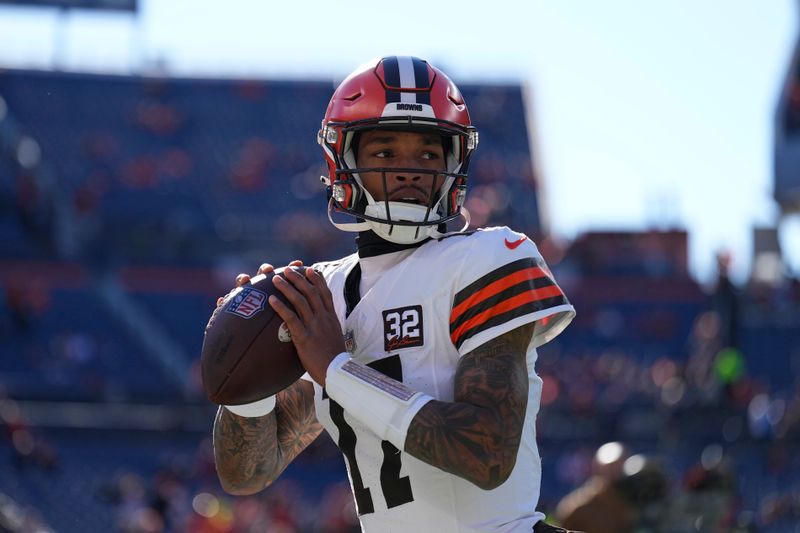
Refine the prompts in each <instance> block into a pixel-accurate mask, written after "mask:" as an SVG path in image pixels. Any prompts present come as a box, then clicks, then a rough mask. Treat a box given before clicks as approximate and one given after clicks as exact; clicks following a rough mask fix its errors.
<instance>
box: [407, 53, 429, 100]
mask: <svg viewBox="0 0 800 533" xmlns="http://www.w3.org/2000/svg"><path fill="white" fill-rule="evenodd" d="M411 59H412V61H413V63H414V80H415V82H416V85H415V87H416V88H417V89H427V88H428V86H429V85H430V80H429V79H428V64H427V63H426V62H425V61H423V60H421V59H419V58H416V57H413V58H411ZM417 103H418V104H428V105H431V93H430V92H428V91H425V92H420V93H417Z"/></svg>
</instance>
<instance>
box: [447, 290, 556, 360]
mask: <svg viewBox="0 0 800 533" xmlns="http://www.w3.org/2000/svg"><path fill="white" fill-rule="evenodd" d="M567 303H569V302H568V301H567V298H566V297H565V296H563V295H561V296H555V297H553V298H547V299H545V300H540V301H538V302H528V303H525V304H522V305H520V306H519V307H515V308H514V309H511V310H509V311H506V312H505V313H500V314H497V315H494V316H492V317H491V318H489V319H488V320H486V321H485V322H483V323H481V324H477V325H476V326H474V327H473V328H471V329H467V330H464V331H463V332H462V333H461V337H459V338H458V339H455V340H453V344H454V345H455V347H456V348H461V345H462V344H464V343H465V342H466V341H467V340H469V339H470V338H471V337H473V336H474V335H477V334H478V333H480V332H481V331H484V330H487V329H489V328H493V327H495V326H499V325H500V324H503V323H505V322H508V321H509V320H513V319H515V318H517V317H519V316H523V315H528V314H531V313H535V312H537V311H541V310H542V309H548V308H550V307H556V306H559V305H563V304H567ZM542 320H544V319H542ZM451 338H452V336H451Z"/></svg>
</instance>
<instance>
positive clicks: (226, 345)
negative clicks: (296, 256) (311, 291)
mask: <svg viewBox="0 0 800 533" xmlns="http://www.w3.org/2000/svg"><path fill="white" fill-rule="evenodd" d="M291 268H295V269H297V270H299V271H300V272H302V273H304V272H305V267H291ZM276 275H281V276H282V275H283V269H277V270H276V271H274V272H270V273H268V274H261V275H259V276H255V277H253V278H252V279H251V280H250V281H249V282H248V283H245V284H244V285H242V286H241V287H238V288H236V289H235V290H233V291H231V292H230V293H229V294H228V295H227V296H226V297H225V300H224V301H223V302H222V304H221V305H219V306H218V307H217V308H216V309H215V310H214V313H213V314H212V315H211V318H210V319H209V321H208V325H207V326H206V331H205V336H204V339H203V349H202V353H201V356H200V366H201V374H202V379H203V388H204V389H205V391H206V395H207V396H208V399H209V400H211V401H212V402H214V403H216V404H219V405H241V404H245V403H250V402H255V401H257V400H261V399H263V398H266V397H267V396H272V395H273V394H276V393H277V392H279V391H281V390H283V389H285V388H286V387H288V386H289V385H291V384H292V383H294V382H295V381H297V379H298V378H299V377H300V376H302V375H303V373H304V372H305V370H304V369H303V365H302V364H300V359H298V357H297V351H296V350H295V348H294V344H293V343H292V339H291V337H290V335H289V330H288V329H286V325H285V324H284V323H283V320H282V319H281V317H280V316H278V314H277V313H276V312H275V311H274V310H273V309H272V307H271V306H270V305H269V301H268V298H269V296H270V295H272V294H274V295H275V296H277V297H278V298H280V299H281V300H282V301H283V302H285V303H287V304H288V305H289V306H290V307H291V304H289V303H288V302H287V301H286V298H285V297H284V296H283V293H281V292H280V291H279V290H278V289H276V288H275V286H274V285H273V284H272V278H273V277H274V276H276Z"/></svg>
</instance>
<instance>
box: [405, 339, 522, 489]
mask: <svg viewBox="0 0 800 533" xmlns="http://www.w3.org/2000/svg"><path fill="white" fill-rule="evenodd" d="M533 328H534V325H533V324H526V325H524V326H520V327H519V328H516V329H514V330H512V331H509V332H508V333H506V334H504V335H501V336H499V337H497V338H495V339H492V340H491V341H489V342H487V343H486V344H483V345H481V346H479V347H478V348H476V349H475V350H473V351H471V352H470V353H468V354H467V355H465V356H464V357H462V358H461V360H460V361H459V364H458V368H457V369H456V375H455V398H454V401H453V402H440V401H435V400H434V401H430V402H428V403H427V404H425V406H424V407H423V408H422V409H420V411H419V413H417V415H416V416H415V417H414V419H413V420H412V422H411V426H410V427H409V429H408V435H407V437H406V443H405V451H406V452H407V453H410V454H411V455H413V456H414V457H416V458H418V459H420V460H422V461H425V462H426V463H428V464H430V465H433V466H436V467H438V468H441V469H442V470H444V471H446V472H450V473H452V474H455V475H457V476H459V477H462V478H464V479H467V480H469V481H471V482H472V483H474V484H476V485H477V486H479V487H481V488H483V489H487V490H488V489H492V488H495V487H497V486H499V485H500V484H502V483H503V481H505V480H506V479H508V476H509V475H510V474H511V470H512V469H513V468H514V464H515V462H516V460H517V450H518V449H519V443H520V440H521V439H522V425H523V423H524V421H525V409H526V407H527V401H528V368H527V363H526V352H527V348H528V344H529V343H530V340H531V336H532V335H533Z"/></svg>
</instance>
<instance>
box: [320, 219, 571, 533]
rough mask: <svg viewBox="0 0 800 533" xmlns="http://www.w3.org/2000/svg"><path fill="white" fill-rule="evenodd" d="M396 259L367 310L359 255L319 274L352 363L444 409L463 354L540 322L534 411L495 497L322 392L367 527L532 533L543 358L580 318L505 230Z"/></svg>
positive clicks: (422, 532)
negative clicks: (381, 433) (547, 346)
mask: <svg viewBox="0 0 800 533" xmlns="http://www.w3.org/2000/svg"><path fill="white" fill-rule="evenodd" d="M398 254H399V255H398V261H397V262H396V263H394V264H389V265H386V266H385V267H384V268H385V269H384V270H383V271H382V273H381V274H380V276H379V277H377V278H375V277H374V276H373V279H372V281H371V282H370V283H369V285H371V286H370V287H369V289H368V290H367V291H366V292H365V294H360V300H359V294H358V289H359V286H360V273H361V267H360V265H359V258H358V255H357V254H353V255H350V256H348V257H345V258H344V259H341V260H339V261H332V262H327V263H319V264H317V265H315V268H317V269H318V270H319V271H320V272H322V274H323V275H324V277H325V279H326V281H327V283H328V286H329V287H330V289H331V292H332V293H333V300H334V304H335V307H336V313H337V314H338V316H339V320H340V322H341V324H342V329H343V331H342V333H343V334H344V335H345V344H346V346H347V349H348V350H349V351H350V352H351V355H352V357H353V359H355V360H356V361H359V362H361V363H363V364H366V365H368V366H371V367H373V368H375V369H376V370H379V371H381V372H383V373H384V374H386V375H388V376H390V377H392V378H394V379H396V380H398V381H401V382H403V383H404V384H406V385H407V386H409V387H410V388H412V389H414V390H417V391H421V392H424V393H425V394H428V395H430V396H432V397H434V398H435V399H437V400H441V401H453V394H454V390H453V378H454V375H455V371H456V366H457V365H458V360H459V358H460V357H461V356H462V355H464V354H467V353H469V352H470V351H472V350H474V349H475V348H477V347H478V346H480V345H482V344H484V343H486V342H487V341H489V340H491V339H493V338H495V337H497V336H499V335H502V334H504V333H506V332H508V331H510V330H512V329H514V328H517V327H519V326H521V325H523V324H526V323H530V322H536V323H537V325H536V329H535V333H534V338H533V340H532V341H531V344H530V347H529V349H528V376H529V393H528V409H527V413H526V417H525V425H524V428H523V436H522V442H521V444H520V448H519V452H518V456H517V461H516V465H515V466H514V470H513V471H512V473H511V476H510V477H509V479H508V480H507V481H506V482H505V483H503V484H502V485H501V486H499V487H497V488H496V489H493V490H489V491H486V490H483V489H480V488H478V487H477V486H475V485H473V484H472V483H470V482H468V481H466V480H464V479H462V478H460V477H458V476H455V475H453V474H449V473H447V472H444V471H443V470H440V469H438V468H435V467H433V466H430V465H428V464H426V463H423V462H422V461H420V460H418V459H416V458H414V457H412V456H411V455H408V454H407V453H402V452H399V450H398V449H397V448H396V447H395V446H393V445H392V444H390V443H389V442H388V441H382V440H380V438H379V437H377V436H376V435H375V434H374V433H373V432H372V431H371V430H370V429H369V428H367V427H365V426H364V425H363V424H361V423H359V422H358V421H356V420H354V419H353V418H352V417H350V416H348V413H347V412H346V411H343V409H342V407H341V406H340V405H339V404H337V403H336V402H335V401H333V400H332V399H331V398H329V397H328V395H327V394H326V393H325V391H324V390H323V389H322V388H321V387H320V386H319V385H317V384H316V383H315V384H314V390H315V406H316V411H317V418H318V419H319V421H320V422H321V423H322V425H323V426H324V427H325V429H326V430H327V431H328V432H329V433H330V435H331V437H332V438H333V440H334V442H336V443H337V444H338V445H339V448H340V449H341V451H342V453H343V454H344V456H345V462H346V464H347V470H348V474H349V478H350V484H351V487H352V489H353V494H354V496H355V500H356V506H357V509H358V514H359V518H360V520H361V527H362V529H363V531H365V532H367V533H373V532H374V533H389V532H392V533H395V532H396V533H400V532H413V533H426V532H432V533H451V532H452V533H455V532H460V533H464V532H476V533H477V532H481V533H487V532H522V531H524V532H526V533H529V532H530V531H531V530H532V527H533V525H534V524H535V523H536V522H537V521H539V520H541V519H542V518H543V515H542V514H541V513H539V512H537V511H536V505H537V503H538V499H539V486H540V483H541V462H540V459H539V452H538V449H537V446H536V430H535V419H536V414H537V412H538V411H539V399H540V396H541V390H542V380H541V379H540V378H539V377H538V376H537V375H536V372H535V370H534V364H535V362H536V349H535V348H536V346H539V345H541V344H543V343H545V342H547V341H549V340H550V339H552V338H553V337H555V336H556V335H558V334H559V333H560V332H561V331H562V330H563V329H564V328H565V327H566V326H567V324H568V323H569V322H570V320H571V319H572V317H573V316H574V309H573V307H572V306H571V305H570V303H569V302H568V301H567V299H566V297H565V296H564V294H563V293H562V291H561V289H560V288H559V287H558V285H556V283H555V281H554V280H553V278H552V275H551V274H550V271H549V270H548V269H547V267H546V265H545V264H544V261H543V260H542V257H541V255H540V254H539V251H538V250H537V248H536V245H535V244H534V243H533V242H531V240H530V239H528V238H527V237H525V235H522V234H520V233H515V232H513V231H511V230H510V229H508V228H506V227H501V228H488V229H482V230H478V231H475V232H471V233H461V234H453V235H450V236H447V237H445V238H442V239H439V240H431V241H428V242H426V243H425V244H423V245H421V246H419V247H418V248H416V249H413V250H407V251H405V252H398ZM369 259H373V258H369ZM369 259H367V260H365V261H368V260H369ZM373 274H374V273H373ZM348 302H349V306H350V307H352V308H351V309H349V308H348ZM356 302H357V304H356V305H354V304H355V303H356Z"/></svg>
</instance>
